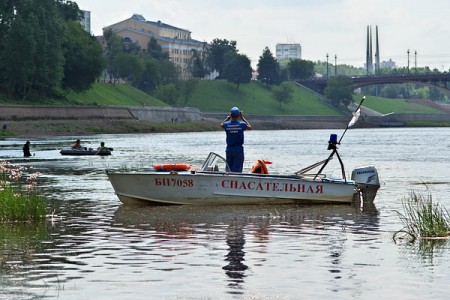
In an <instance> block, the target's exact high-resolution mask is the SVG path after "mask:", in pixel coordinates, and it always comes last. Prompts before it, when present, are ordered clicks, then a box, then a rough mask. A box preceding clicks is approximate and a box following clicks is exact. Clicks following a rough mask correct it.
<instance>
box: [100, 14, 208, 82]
mask: <svg viewBox="0 0 450 300" xmlns="http://www.w3.org/2000/svg"><path fill="white" fill-rule="evenodd" d="M109 29H111V30H112V31H113V32H115V33H116V34H117V35H119V36H121V37H122V38H123V39H124V40H125V41H130V42H134V43H137V44H138V45H139V46H140V47H141V49H142V51H146V50H147V45H148V42H149V41H150V39H151V38H152V37H153V38H155V39H156V41H157V42H158V44H159V45H160V46H161V48H162V50H163V51H164V52H167V53H169V57H170V60H171V61H172V62H173V63H174V64H176V65H178V66H179V67H180V70H181V76H182V79H189V78H191V73H192V71H191V70H192V60H193V59H192V58H193V50H196V51H197V52H198V53H199V54H201V55H203V53H204V51H205V48H206V45H207V43H206V42H200V41H197V40H194V39H192V38H191V32H190V31H189V30H186V29H181V28H178V27H175V26H172V25H169V24H165V23H162V22H161V21H156V22H153V21H148V20H146V19H145V18H144V17H143V16H142V15H138V14H134V15H133V16H132V17H131V18H129V19H126V20H123V21H120V22H118V23H115V24H113V25H110V26H107V27H105V28H103V32H105V31H107V30H109Z"/></svg>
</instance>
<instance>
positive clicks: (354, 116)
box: [348, 108, 361, 127]
mask: <svg viewBox="0 0 450 300" xmlns="http://www.w3.org/2000/svg"><path fill="white" fill-rule="evenodd" d="M360 114H361V108H358V109H357V110H356V111H355V112H354V113H353V118H352V119H351V120H350V122H349V123H348V127H352V126H353V125H355V123H356V121H358V118H359V115H360Z"/></svg>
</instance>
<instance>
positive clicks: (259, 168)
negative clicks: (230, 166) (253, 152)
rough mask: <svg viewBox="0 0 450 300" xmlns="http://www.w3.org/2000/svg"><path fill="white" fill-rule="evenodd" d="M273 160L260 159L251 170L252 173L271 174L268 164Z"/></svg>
mask: <svg viewBox="0 0 450 300" xmlns="http://www.w3.org/2000/svg"><path fill="white" fill-rule="evenodd" d="M271 163H272V162H271V161H268V160H262V159H258V160H257V161H256V162H255V163H254V164H253V167H252V169H251V171H250V173H258V174H269V170H267V167H266V164H271Z"/></svg>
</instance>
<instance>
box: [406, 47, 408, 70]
mask: <svg viewBox="0 0 450 300" xmlns="http://www.w3.org/2000/svg"><path fill="white" fill-rule="evenodd" d="M406 53H408V74H409V49H408V51H406Z"/></svg>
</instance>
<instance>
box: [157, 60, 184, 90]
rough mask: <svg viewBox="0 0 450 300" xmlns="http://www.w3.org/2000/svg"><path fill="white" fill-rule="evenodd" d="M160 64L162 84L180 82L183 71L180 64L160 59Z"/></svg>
mask: <svg viewBox="0 0 450 300" xmlns="http://www.w3.org/2000/svg"><path fill="white" fill-rule="evenodd" d="M158 66H159V74H160V80H161V84H163V85H165V84H169V83H174V84H178V81H179V78H180V73H181V72H180V68H179V66H177V65H175V64H174V63H172V62H171V61H169V60H163V61H160V62H159V64H158Z"/></svg>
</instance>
